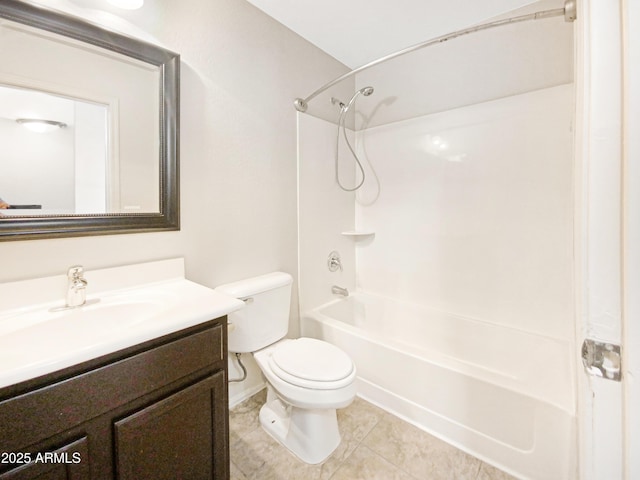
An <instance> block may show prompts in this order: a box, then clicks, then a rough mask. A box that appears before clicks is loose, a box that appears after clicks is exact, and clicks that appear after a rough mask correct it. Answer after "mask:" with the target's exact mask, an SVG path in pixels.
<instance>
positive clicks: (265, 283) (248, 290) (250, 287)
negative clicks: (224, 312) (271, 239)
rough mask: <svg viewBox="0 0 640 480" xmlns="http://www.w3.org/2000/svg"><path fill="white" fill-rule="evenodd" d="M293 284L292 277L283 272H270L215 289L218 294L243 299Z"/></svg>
mask: <svg viewBox="0 0 640 480" xmlns="http://www.w3.org/2000/svg"><path fill="white" fill-rule="evenodd" d="M292 282H293V277H292V276H291V275H289V274H288V273H284V272H272V273H267V274H266V275H260V276H259V277H252V278H246V279H244V280H239V281H237V282H232V283H225V284H224V285H220V286H218V287H216V288H215V290H217V291H218V292H221V293H224V294H226V295H230V296H232V297H235V298H244V297H248V296H250V295H257V294H258V293H262V292H266V291H267V290H273V289H274V288H279V287H284V286H286V285H290V284H291V283H292Z"/></svg>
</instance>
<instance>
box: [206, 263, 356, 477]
mask: <svg viewBox="0 0 640 480" xmlns="http://www.w3.org/2000/svg"><path fill="white" fill-rule="evenodd" d="M292 280H293V279H292V278H291V275H289V274H287V273H282V272H274V273H269V274H267V275H262V276H259V277H255V278H249V279H246V280H241V281H239V282H234V283H229V284H226V285H221V286H219V287H218V288H216V290H218V291H220V292H222V293H225V294H227V295H231V296H233V297H236V298H239V299H242V300H244V302H245V308H243V309H240V310H237V311H235V312H233V313H231V314H230V315H229V323H230V324H231V325H230V326H229V351H230V352H233V353H248V352H251V353H253V356H254V358H255V360H256V363H257V364H258V366H259V367H260V369H261V370H262V373H263V374H264V376H265V378H266V380H267V402H266V403H265V404H264V405H263V406H262V408H261V409H260V423H261V424H262V427H263V428H264V429H265V430H266V431H267V432H268V433H269V434H270V435H271V436H272V437H274V438H275V439H276V440H278V441H279V442H280V443H282V445H284V446H285V447H287V448H288V449H289V450H290V451H291V452H293V453H294V454H295V455H296V456H298V457H299V458H300V459H301V460H302V461H304V462H306V463H311V464H316V463H320V462H322V461H323V460H325V459H326V458H327V457H328V456H329V455H330V454H331V453H332V452H333V451H334V450H335V449H336V447H337V446H338V445H339V444H340V433H339V432H338V420H337V418H336V409H337V408H343V407H346V406H347V405H349V404H350V403H351V402H352V401H353V399H354V398H355V395H356V386H355V383H354V380H355V378H356V369H355V366H354V365H353V362H352V361H351V358H349V356H348V355H347V354H346V353H344V352H343V351H342V350H340V349H339V348H338V347H336V346H334V345H331V344H330V343H327V342H324V341H322V340H316V339H314V338H304V337H303V338H298V339H295V340H291V339H285V338H284V337H285V335H286V334H287V330H288V326H289V304H290V301H291V283H292Z"/></svg>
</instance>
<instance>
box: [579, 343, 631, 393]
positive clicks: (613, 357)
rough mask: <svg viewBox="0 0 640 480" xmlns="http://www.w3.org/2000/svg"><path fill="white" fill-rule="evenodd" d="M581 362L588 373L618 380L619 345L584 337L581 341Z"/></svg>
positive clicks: (620, 368) (619, 369)
mask: <svg viewBox="0 0 640 480" xmlns="http://www.w3.org/2000/svg"><path fill="white" fill-rule="evenodd" d="M582 363H583V364H584V369H585V370H586V372H587V373H589V374H590V375H595V376H597V377H602V378H606V379H608V380H615V381H616V382H619V381H620V379H621V376H622V357H621V355H620V345H616V344H613V343H605V342H599V341H597V340H592V339H590V338H586V339H585V340H584V342H583V343H582Z"/></svg>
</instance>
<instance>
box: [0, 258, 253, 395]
mask: <svg viewBox="0 0 640 480" xmlns="http://www.w3.org/2000/svg"><path fill="white" fill-rule="evenodd" d="M86 281H87V286H86V291H87V294H86V303H85V304H84V305H82V306H78V307H69V308H65V300H64V289H66V288H67V286H66V277H65V276H60V277H47V278H45V279H35V280H27V281H22V282H12V283H5V284H2V285H0V305H1V306H2V310H0V388H1V387H4V386H7V385H12V384H15V383H19V382H21V381H25V380H29V379H31V378H35V377H38V376H40V375H44V374H47V373H51V372H54V371H56V370H60V369H62V368H66V367H69V366H72V365H75V364H78V363H81V362H83V361H87V360H91V359H93V358H97V357H99V356H102V355H106V354H109V353H112V352H115V351H117V350H121V349H123V348H127V347H130V346H133V345H136V344H139V343H142V342H144V341H147V340H151V339H153V338H157V337H160V336H162V335H166V334H169V333H173V332H176V331H178V330H182V329H184V328H188V327H192V326H195V325H198V324H200V323H203V322H206V321H209V320H213V319H215V318H218V317H221V316H224V315H227V314H228V313H230V312H232V311H234V310H237V309H239V308H242V307H243V302H241V301H240V300H237V299H235V298H232V297H228V296H226V295H224V294H221V293H219V292H216V291H214V290H212V289H209V288H206V287H204V286H202V285H199V284H196V283H194V282H191V281H189V280H187V279H185V278H184V266H183V261H182V259H173V260H165V261H160V262H151V263H147V264H141V265H131V266H126V267H117V268H110V269H103V270H95V271H88V272H86ZM122 284H125V285H124V288H117V287H118V286H122ZM56 292H61V293H57V294H56ZM31 297H33V300H32V301H30V299H31ZM5 306H9V308H6V309H5V308H4V307H5Z"/></svg>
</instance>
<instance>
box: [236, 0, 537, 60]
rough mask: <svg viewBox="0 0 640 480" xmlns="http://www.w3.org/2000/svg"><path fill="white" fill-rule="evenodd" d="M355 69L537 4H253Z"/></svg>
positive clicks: (402, 0) (380, 0) (493, 0)
mask: <svg viewBox="0 0 640 480" xmlns="http://www.w3.org/2000/svg"><path fill="white" fill-rule="evenodd" d="M248 1H249V2H250V3H252V4H253V5H255V6H256V7H258V8H259V9H260V10H262V11H263V12H265V13H266V14H267V15H269V16H271V17H273V18H274V19H276V20H277V21H279V22H280V23H282V24H284V25H286V26H287V27H288V28H290V29H291V30H293V31H294V32H296V33H297V34H298V35H300V36H301V37H303V38H305V39H306V40H308V41H309V42H311V43H313V44H314V45H316V46H317V47H318V48H320V49H322V50H324V51H325V52H327V53H328V54H329V55H331V56H332V57H334V58H336V59H337V60H339V61H340V62H342V63H344V64H345V65H347V66H348V67H350V68H352V69H353V68H357V67H359V66H361V65H364V64H366V63H369V62H371V61H373V60H376V59H377V58H380V57H382V56H384V55H388V54H390V53H393V52H396V51H398V50H401V49H403V48H405V47H408V46H411V45H415V44H417V43H420V42H423V41H425V40H429V39H431V38H434V37H437V36H439V35H444V34H446V33H449V32H453V31H455V30H459V29H462V28H466V27H468V26H471V25H474V24H477V23H482V22H483V21H484V20H486V19H488V18H491V17H495V16H498V15H501V14H504V13H506V12H508V11H511V10H515V9H517V8H519V7H522V6H524V5H528V4H531V3H535V1H534V0H394V1H390V0H347V1H345V0H248Z"/></svg>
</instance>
